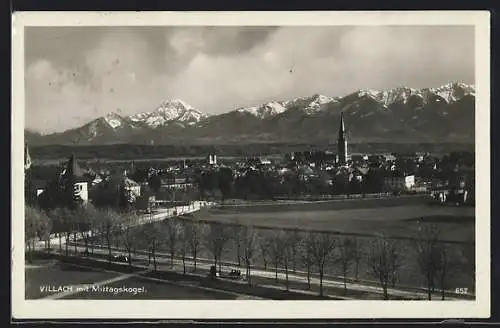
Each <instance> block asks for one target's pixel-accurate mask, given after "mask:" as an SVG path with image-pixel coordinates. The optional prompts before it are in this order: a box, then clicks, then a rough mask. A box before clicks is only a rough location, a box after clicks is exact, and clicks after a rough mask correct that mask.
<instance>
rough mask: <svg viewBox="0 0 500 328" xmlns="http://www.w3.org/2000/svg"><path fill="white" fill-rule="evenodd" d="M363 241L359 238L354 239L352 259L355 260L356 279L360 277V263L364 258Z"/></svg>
mask: <svg viewBox="0 0 500 328" xmlns="http://www.w3.org/2000/svg"><path fill="white" fill-rule="evenodd" d="M363 246H364V244H363V242H362V241H361V239H359V238H356V237H355V238H353V239H352V254H351V255H352V260H353V261H354V281H358V278H359V263H360V262H361V260H362V259H363V256H364V250H363Z"/></svg>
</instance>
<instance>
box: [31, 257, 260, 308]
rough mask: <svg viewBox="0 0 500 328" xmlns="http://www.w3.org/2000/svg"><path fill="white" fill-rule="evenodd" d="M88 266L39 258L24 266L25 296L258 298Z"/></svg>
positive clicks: (144, 272)
mask: <svg viewBox="0 0 500 328" xmlns="http://www.w3.org/2000/svg"><path fill="white" fill-rule="evenodd" d="M150 271H151V270H150V269H144V270H142V271H139V272H137V273H121V272H117V271H110V270H103V269H97V268H92V267H88V266H81V265H72V264H63V263H59V262H58V261H37V262H36V263H35V264H34V265H27V266H26V267H25V273H26V286H25V297H26V299H52V300H56V299H113V300H114V299H148V300H151V299H259V298H258V297H251V296H248V295H245V294H240V293H234V292H230V291H222V290H217V289H215V288H209V287H205V286H197V285H195V284H189V283H186V282H182V281H169V280H167V279H158V278H152V277H145V276H144V274H146V273H148V272H150Z"/></svg>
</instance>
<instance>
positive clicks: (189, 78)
mask: <svg viewBox="0 0 500 328" xmlns="http://www.w3.org/2000/svg"><path fill="white" fill-rule="evenodd" d="M24 56H25V100H26V101H25V106H26V109H25V124H26V128H28V129H30V130H33V131H38V132H42V133H51V132H57V131H64V130H66V129H69V128H74V127H78V126H80V125H83V124H84V123H87V122H89V121H91V120H93V119H95V118H97V117H100V116H103V115H106V114H107V113H110V112H116V113H119V114H121V115H131V114H135V113H139V112H145V111H154V110H155V109H156V108H157V107H158V106H159V104H160V103H161V102H162V101H163V100H167V99H182V100H183V101H185V102H187V103H188V104H190V105H192V106H193V107H194V108H196V109H198V110H200V111H202V112H205V113H208V114H219V113H223V112H227V111H230V110H234V109H236V108H239V107H243V106H252V105H258V104H261V103H265V102H267V101H271V100H287V99H293V98H296V97H302V96H310V95H313V94H324V95H327V96H343V95H347V94H349V93H351V92H354V91H356V90H360V89H375V90H383V89H390V88H395V87H400V86H408V87H412V88H425V87H438V86H440V85H443V84H446V83H448V82H451V81H457V82H463V83H468V84H474V28H473V27H472V26H324V27H323V26H319V27H316V26H306V27H298V26H289V27H275V26H273V27H264V26H263V27H259V26H247V27H245V26H241V27H236V26H229V27H223V26H219V27H172V26H169V27H161V26H157V27H137V26H136V27H27V28H26V29H25V53H24Z"/></svg>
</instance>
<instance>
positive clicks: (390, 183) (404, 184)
mask: <svg viewBox="0 0 500 328" xmlns="http://www.w3.org/2000/svg"><path fill="white" fill-rule="evenodd" d="M413 186H415V175H413V174H411V175H407V174H393V175H390V176H388V177H385V178H384V187H385V188H386V189H389V190H410V189H412V188H413Z"/></svg>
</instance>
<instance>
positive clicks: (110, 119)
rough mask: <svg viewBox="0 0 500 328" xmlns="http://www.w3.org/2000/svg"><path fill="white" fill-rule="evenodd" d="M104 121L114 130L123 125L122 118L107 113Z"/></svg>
mask: <svg viewBox="0 0 500 328" xmlns="http://www.w3.org/2000/svg"><path fill="white" fill-rule="evenodd" d="M104 121H105V122H106V123H107V124H108V125H109V126H110V127H111V128H112V129H116V128H118V127H120V126H122V125H123V117H121V116H120V115H118V114H116V113H109V114H107V115H106V116H104Z"/></svg>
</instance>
